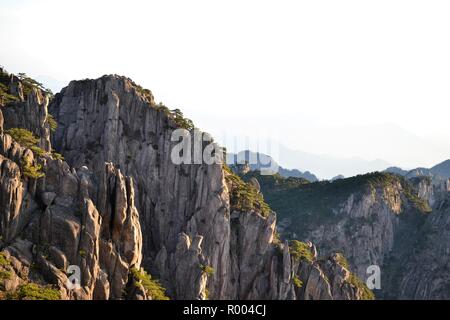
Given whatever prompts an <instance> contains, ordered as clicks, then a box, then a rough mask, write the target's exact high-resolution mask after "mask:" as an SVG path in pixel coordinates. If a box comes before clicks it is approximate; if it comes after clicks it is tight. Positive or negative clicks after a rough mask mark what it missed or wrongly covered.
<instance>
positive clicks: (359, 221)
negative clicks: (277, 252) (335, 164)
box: [244, 172, 450, 299]
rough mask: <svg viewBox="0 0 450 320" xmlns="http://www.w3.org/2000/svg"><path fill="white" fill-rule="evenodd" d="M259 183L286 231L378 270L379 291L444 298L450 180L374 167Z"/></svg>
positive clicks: (449, 281)
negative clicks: (315, 179)
mask: <svg viewBox="0 0 450 320" xmlns="http://www.w3.org/2000/svg"><path fill="white" fill-rule="evenodd" d="M250 178H256V179H258V181H259V183H260V185H261V190H262V192H263V193H264V195H265V198H266V200H267V201H268V203H269V204H270V205H271V207H272V208H274V209H275V210H277V212H278V215H279V217H280V219H281V223H280V232H281V233H282V234H283V235H284V236H285V237H286V238H288V239H289V238H292V237H294V238H299V239H302V240H304V241H312V242H314V243H315V244H316V245H317V247H318V249H319V252H322V253H323V254H325V255H327V254H331V252H333V251H336V250H337V251H339V252H342V253H343V254H344V255H345V256H346V257H347V258H348V260H349V263H350V266H351V268H353V269H354V270H355V271H356V273H357V274H358V276H360V277H361V278H363V279H365V278H367V277H368V276H369V275H370V274H371V273H368V272H367V271H368V268H369V267H370V266H373V265H376V266H378V267H380V270H381V288H380V289H379V290H375V292H376V293H377V295H378V297H380V298H394V299H395V298H399V299H404V298H407V299H449V298H450V293H449V291H448V286H449V285H450V278H449V276H450V272H449V271H450V270H449V269H448V261H449V258H450V246H449V241H448V240H449V238H448V237H449V232H448V230H449V222H450V220H449V219H450V210H449V206H448V203H449V199H450V193H449V190H448V180H447V181H446V179H442V177H440V178H432V177H429V176H419V177H414V178H411V179H407V178H404V177H401V176H398V175H395V174H389V173H373V174H367V175H364V176H357V177H353V178H348V179H342V180H336V181H333V182H327V181H325V182H320V183H313V184H311V183H308V182H307V181H302V180H299V179H297V180H296V179H284V178H282V177H276V176H275V177H264V176H259V175H258V173H255V172H253V173H247V174H246V175H245V176H244V179H246V180H248V179H250Z"/></svg>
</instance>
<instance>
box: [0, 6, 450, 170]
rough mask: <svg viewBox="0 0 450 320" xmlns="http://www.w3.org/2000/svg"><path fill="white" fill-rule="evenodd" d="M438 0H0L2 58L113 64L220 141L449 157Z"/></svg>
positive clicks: (50, 67)
mask: <svg viewBox="0 0 450 320" xmlns="http://www.w3.org/2000/svg"><path fill="white" fill-rule="evenodd" d="M449 17H450V2H449V1H432V0H427V1H414V0H408V1H396V0H389V1H383V0H378V1H363V0H355V1H335V0H334V1H320V0H315V1H298V0H297V1H280V0H277V1H263V0H257V1H249V0H246V1H242V0H241V1H231V0H227V1H214V0H205V1H197V0H190V1H186V0H184V1H181V0H180V1H170V0H165V1H132V0H128V1H106V0H105V1H98V0H96V1H92V0H91V1H85V0H81V1H80V0H78V1H26V0H20V1H3V0H0V40H1V46H0V64H1V65H3V66H4V67H5V68H6V69H7V70H9V71H11V72H20V71H23V72H26V73H28V74H29V75H31V76H45V77H51V78H54V79H57V80H59V81H63V82H67V81H68V80H71V79H81V78H86V77H91V78H93V77H99V76H101V75H103V74H106V73H117V74H122V75H126V76H129V77H131V78H132V79H133V80H135V81H136V82H138V83H140V84H141V85H143V86H144V87H147V88H149V89H151V90H152V91H153V94H154V95H155V97H156V100H157V101H163V102H164V103H165V104H166V105H168V106H169V107H171V108H175V107H178V108H180V109H181V110H182V111H184V113H185V115H186V116H188V117H190V118H191V119H192V120H194V122H195V124H196V125H197V126H198V127H200V128H201V129H203V130H205V131H208V132H210V133H212V134H213V135H215V136H217V137H218V138H219V140H221V137H222V136H223V134H224V133H225V134H227V135H240V134H244V135H248V136H251V137H254V136H255V135H261V134H262V135H264V134H268V132H277V135H278V136H279V137H280V138H281V142H282V143H283V144H284V145H286V146H288V147H289V148H290V149H298V150H303V151H307V152H312V153H317V154H328V155H331V156H335V157H353V156H358V157H362V158H365V159H368V160H372V159H377V158H380V159H384V160H386V161H388V162H390V163H392V164H395V165H400V166H403V167H415V166H430V165H433V164H436V163H438V162H440V161H442V160H444V159H447V158H450V135H449V130H448V122H449V119H450V111H449V110H450V108H449V106H450V19H449Z"/></svg>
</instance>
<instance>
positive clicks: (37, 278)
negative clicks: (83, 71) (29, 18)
mask: <svg viewBox="0 0 450 320" xmlns="http://www.w3.org/2000/svg"><path fill="white" fill-rule="evenodd" d="M48 108H49V110H50V114H52V116H51V117H50V116H49V113H48V111H47V98H45V97H44V96H43V94H42V92H40V90H39V89H35V90H33V91H31V93H30V94H28V96H27V101H26V102H18V103H14V104H11V105H9V104H8V105H7V106H6V107H5V109H2V111H5V127H7V128H15V127H21V128H25V129H28V130H30V131H31V132H33V133H34V134H35V135H37V136H39V137H40V139H41V140H40V144H41V146H42V148H43V149H44V150H45V151H47V152H46V153H45V154H44V155H40V156H38V155H35V154H34V153H33V152H32V151H31V150H29V149H26V148H24V147H23V146H21V145H20V144H19V143H17V142H15V141H13V139H12V138H11V136H9V135H8V134H5V132H3V130H0V133H1V135H0V142H1V143H0V157H1V158H0V164H1V166H0V179H1V180H0V200H1V209H0V210H1V211H0V218H1V220H0V221H1V224H0V234H1V235H2V238H1V239H2V240H1V241H0V250H3V251H4V252H7V253H8V254H9V255H10V256H12V257H15V258H16V259H18V261H20V263H21V264H23V265H24V266H27V267H28V268H29V269H30V270H31V271H30V273H31V275H30V276H29V277H25V276H24V277H23V278H21V279H22V280H21V281H23V282H27V281H34V282H36V283H38V284H40V285H47V284H52V285H53V286H54V288H56V289H57V290H58V291H59V292H60V293H61V297H62V298H66V299H124V298H127V299H151V298H152V293H151V292H150V291H148V290H147V289H146V288H145V284H144V282H143V281H140V279H139V278H140V277H142V275H143V273H139V272H138V271H137V270H139V269H140V268H141V267H143V268H144V269H145V270H147V271H149V272H150V273H151V275H152V276H154V277H156V278H158V279H159V280H160V281H161V283H162V284H163V285H164V286H165V287H166V288H167V293H168V294H169V295H170V296H171V297H172V298H175V299H206V298H209V299H303V298H307V299H322V298H325V297H326V298H328V299H358V298H361V295H360V294H359V293H358V292H360V290H361V288H358V286H356V285H355V284H352V283H351V282H349V281H348V279H346V278H345V277H342V276H341V275H339V274H340V273H342V272H341V271H339V272H340V273H339V274H338V273H335V272H336V269H335V267H333V266H336V265H337V264H338V262H333V261H332V260H330V262H329V263H326V264H322V263H321V262H319V261H316V260H311V261H303V262H300V261H294V260H295V259H294V258H293V257H292V256H291V254H290V251H289V247H288V246H287V245H283V244H280V243H278V242H277V241H275V238H276V232H275V224H276V215H275V213H271V214H269V215H263V214H262V212H260V211H258V210H257V209H255V210H249V211H238V210H235V209H233V208H232V207H231V205H230V194H231V190H229V185H228V184H227V182H226V178H227V175H228V173H227V171H226V170H224V168H223V165H222V164H220V163H218V164H174V163H173V161H172V160H171V151H172V149H173V147H174V145H175V144H176V143H177V141H172V133H173V132H174V130H176V129H179V128H180V123H179V122H178V120H179V118H176V117H174V116H173V114H172V113H171V112H170V111H169V110H168V109H167V108H165V107H164V106H162V105H156V104H155V102H154V99H153V96H152V95H151V93H150V92H149V91H148V90H144V89H142V88H141V87H139V86H138V85H136V84H135V83H133V82H132V81H131V80H130V79H127V78H124V77H119V76H104V77H102V78H100V79H97V80H83V81H74V82H71V83H70V84H69V86H68V87H66V88H64V89H63V90H62V92H61V93H59V94H57V95H56V96H55V97H54V98H53V99H52V102H51V103H50V105H49V106H48ZM0 114H1V112H0ZM52 118H54V119H55V121H56V123H57V128H55V129H56V131H55V132H54V134H52V133H51V130H50V120H49V119H52ZM0 120H1V118H0ZM0 123H1V121H0ZM189 134H194V133H193V131H191V132H190V133H189ZM50 136H51V137H50ZM50 138H51V139H50ZM203 147H205V146H203ZM52 148H55V149H56V151H57V152H59V153H60V154H62V155H63V156H64V158H65V160H62V159H60V158H59V157H56V156H55V155H54V154H53V153H50V152H49V151H51V150H52ZM24 163H26V164H28V165H34V166H36V168H37V167H38V166H39V167H42V168H41V170H42V173H43V174H44V176H43V177H40V178H36V177H30V176H27V175H26V174H25V171H24V168H23V166H24ZM73 267H76V268H79V271H80V283H79V285H80V289H78V290H70V289H69V288H68V287H67V283H68V282H67V281H68V280H70V281H72V280H73V278H72V276H73V275H72V274H71V273H70V272H71V271H73V270H72V269H73ZM69 269H70V270H69ZM339 270H341V269H339ZM69 271H70V272H69ZM297 278H299V279H300V278H301V279H302V280H301V281H303V283H305V288H304V289H302V290H300V287H301V285H300V282H298V281H294V279H297ZM294 282H295V283H296V284H295V283H294ZM336 283H339V285H336ZM18 285H19V286H20V283H19V284H18ZM10 287H11V286H10Z"/></svg>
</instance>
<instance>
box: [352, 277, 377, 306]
mask: <svg viewBox="0 0 450 320" xmlns="http://www.w3.org/2000/svg"><path fill="white" fill-rule="evenodd" d="M348 281H349V282H350V283H351V284H352V285H353V286H354V287H356V288H358V289H359V291H360V293H361V299H362V300H375V295H374V293H373V292H372V290H370V289H369V288H368V287H367V286H366V284H365V283H364V282H363V281H362V280H361V279H360V278H359V277H358V276H357V275H356V274H354V273H350V277H349V280H348Z"/></svg>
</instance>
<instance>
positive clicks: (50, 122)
mask: <svg viewBox="0 0 450 320" xmlns="http://www.w3.org/2000/svg"><path fill="white" fill-rule="evenodd" d="M47 123H48V125H49V126H50V130H51V131H52V132H55V131H56V129H57V128H58V123H57V122H56V120H55V118H54V117H53V116H52V115H51V114H50V113H49V114H48V115H47Z"/></svg>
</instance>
